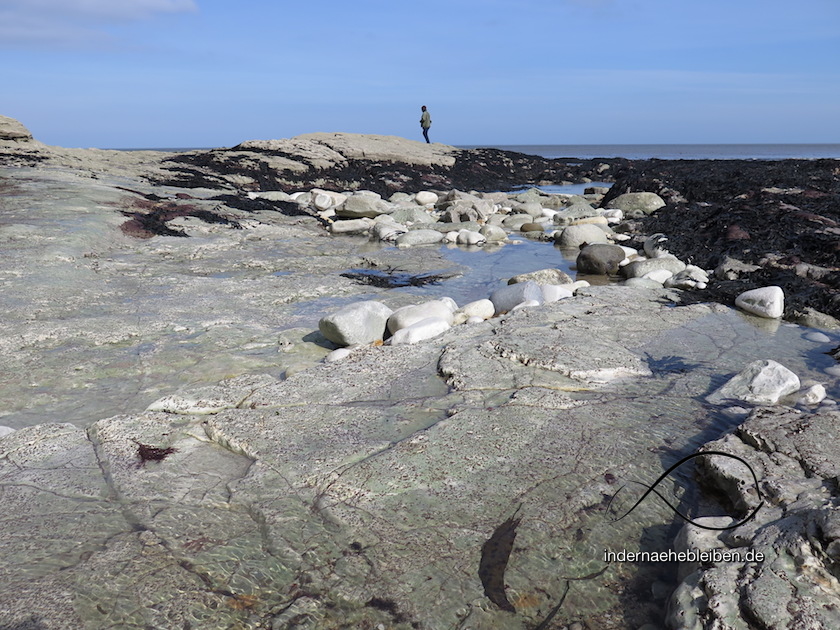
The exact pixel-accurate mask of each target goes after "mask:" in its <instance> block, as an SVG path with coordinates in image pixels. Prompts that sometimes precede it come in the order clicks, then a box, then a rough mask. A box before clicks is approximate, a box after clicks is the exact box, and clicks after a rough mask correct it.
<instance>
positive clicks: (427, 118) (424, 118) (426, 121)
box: [420, 105, 432, 144]
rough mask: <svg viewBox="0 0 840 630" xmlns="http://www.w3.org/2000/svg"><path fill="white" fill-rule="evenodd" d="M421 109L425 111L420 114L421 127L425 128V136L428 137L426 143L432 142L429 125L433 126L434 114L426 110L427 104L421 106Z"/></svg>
mask: <svg viewBox="0 0 840 630" xmlns="http://www.w3.org/2000/svg"><path fill="white" fill-rule="evenodd" d="M420 111H422V112H423V114H422V115H421V116H420V127H421V128H422V129H423V137H424V138H425V139H426V144H431V143H430V142H429V127H431V126H432V116H431V114H429V112H428V111H427V110H426V106H425V105H423V106H422V107H421V108H420Z"/></svg>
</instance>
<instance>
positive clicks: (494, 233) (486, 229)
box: [479, 225, 507, 242]
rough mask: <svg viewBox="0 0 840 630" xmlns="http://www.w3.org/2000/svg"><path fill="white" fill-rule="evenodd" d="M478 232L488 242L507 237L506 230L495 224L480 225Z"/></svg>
mask: <svg viewBox="0 0 840 630" xmlns="http://www.w3.org/2000/svg"><path fill="white" fill-rule="evenodd" d="M479 234H481V235H482V236H484V238H486V239H487V240H488V241H489V242H497V241H503V240H505V239H506V238H507V232H505V231H504V229H503V228H500V227H499V226H497V225H482V226H481V229H480V230H479Z"/></svg>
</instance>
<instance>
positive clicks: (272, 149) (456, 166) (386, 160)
mask: <svg viewBox="0 0 840 630" xmlns="http://www.w3.org/2000/svg"><path fill="white" fill-rule="evenodd" d="M624 161H625V160H609V161H605V160H563V159H547V158H542V157H539V156H531V155H525V154H522V153H515V152H512V151H502V150H499V149H469V150H465V149H458V148H456V147H452V146H448V145H444V144H438V143H434V144H426V143H424V142H416V141H414V140H407V139H405V138H400V137H397V136H379V135H370V134H351V133H311V134H305V135H301V136H296V137H294V138H288V139H282V140H250V141H247V142H243V143H241V144H239V145H236V146H235V147H232V148H222V149H213V150H210V151H197V152H191V153H185V154H181V155H177V156H174V157H171V158H169V159H168V160H165V163H164V166H165V167H166V169H167V171H168V174H167V175H164V176H163V177H161V178H160V179H158V180H157V181H156V182H155V183H158V184H165V185H173V186H182V187H188V188H189V187H194V188H199V187H209V188H219V187H224V188H234V189H237V190H247V191H257V190H283V191H286V192H293V191H296V190H300V189H305V188H312V187H313V186H315V187H321V188H327V189H332V190H360V189H366V190H372V191H374V192H377V193H379V194H381V195H384V196H387V195H391V194H392V193H394V192H399V191H404V190H425V189H435V190H446V189H452V188H458V189H467V190H469V189H475V190H483V191H491V190H510V189H512V188H513V187H516V186H522V185H525V184H563V183H571V182H576V181H578V182H579V181H586V180H587V179H590V180H591V179H595V178H597V179H602V180H604V179H606V180H609V179H611V178H610V177H609V172H610V170H609V169H610V168H611V163H613V162H617V163H623V162H624ZM605 162H607V163H605Z"/></svg>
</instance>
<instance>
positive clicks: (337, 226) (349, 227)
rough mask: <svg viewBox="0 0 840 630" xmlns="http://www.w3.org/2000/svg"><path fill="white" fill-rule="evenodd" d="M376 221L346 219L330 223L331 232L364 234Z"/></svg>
mask: <svg viewBox="0 0 840 630" xmlns="http://www.w3.org/2000/svg"><path fill="white" fill-rule="evenodd" d="M373 226H374V223H373V221H371V220H370V219H367V218H364V219H345V220H343V221H333V222H332V223H330V233H331V234H363V233H364V232H367V231H368V230H370V229H371V228H373Z"/></svg>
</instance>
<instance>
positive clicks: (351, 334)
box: [318, 300, 393, 346]
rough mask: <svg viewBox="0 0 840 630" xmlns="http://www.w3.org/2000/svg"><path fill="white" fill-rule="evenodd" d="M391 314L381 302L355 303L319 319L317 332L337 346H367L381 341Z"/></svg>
mask: <svg viewBox="0 0 840 630" xmlns="http://www.w3.org/2000/svg"><path fill="white" fill-rule="evenodd" d="M391 313H393V311H392V310H391V309H390V308H388V307H387V306H385V305H384V304H382V302H377V301H375V300H366V301H364V302H356V303H355V304H351V305H349V306H345V307H344V308H342V309H339V310H338V311H336V312H335V313H333V314H332V315H327V316H326V317H323V318H321V321H320V322H318V330H320V331H321V334H322V335H324V337H326V338H327V339H329V340H330V341H332V342H333V343H335V344H338V345H339V346H352V345H356V344H360V345H364V344H369V343H373V342H375V341H381V340H382V337H383V336H384V334H385V326H386V324H387V322H388V318H389V317H390V316H391Z"/></svg>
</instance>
